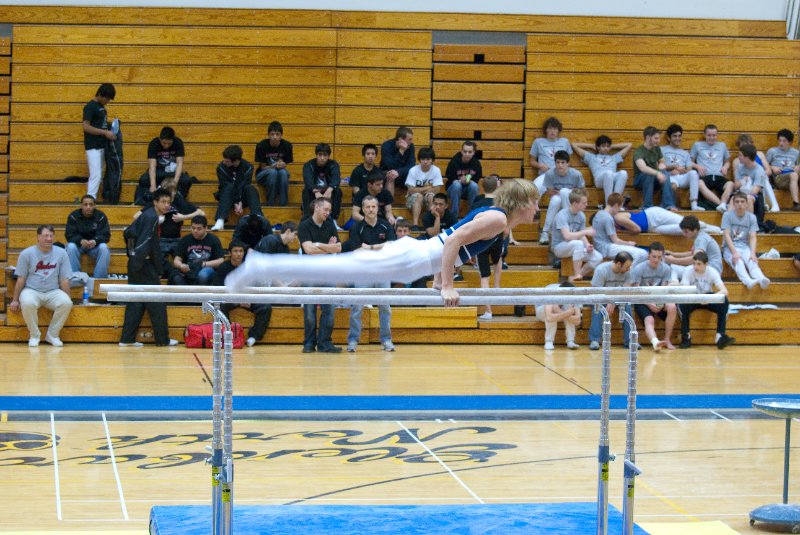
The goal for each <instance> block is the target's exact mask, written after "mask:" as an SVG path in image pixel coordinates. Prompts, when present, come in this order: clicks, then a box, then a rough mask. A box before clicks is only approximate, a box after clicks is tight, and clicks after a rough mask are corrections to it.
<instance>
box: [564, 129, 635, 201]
mask: <svg viewBox="0 0 800 535" xmlns="http://www.w3.org/2000/svg"><path fill="white" fill-rule="evenodd" d="M572 148H573V149H574V150H575V153H576V154H577V155H578V156H579V157H580V158H581V159H582V160H583V162H584V163H585V164H586V165H588V166H589V170H590V171H591V172H592V177H593V178H594V185H595V187H598V188H600V189H602V190H603V200H604V203H605V201H606V200H608V196H609V195H611V194H612V193H620V194H624V192H625V185H626V184H627V183H628V172H627V171H625V170H624V169H622V170H619V171H618V170H617V165H618V164H621V163H622V161H623V160H624V159H625V155H626V154H628V151H630V150H631V144H630V143H614V144H612V143H611V138H610V137H608V136H606V135H601V136H598V138H597V140H596V141H595V142H594V145H592V144H591V143H573V144H572ZM612 150H613V151H616V152H614V153H612V152H611V151H612ZM592 151H594V152H592Z"/></svg>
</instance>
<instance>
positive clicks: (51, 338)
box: [44, 334, 64, 347]
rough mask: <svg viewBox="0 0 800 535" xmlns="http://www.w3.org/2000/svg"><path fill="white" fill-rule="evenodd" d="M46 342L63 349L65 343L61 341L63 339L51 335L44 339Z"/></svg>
mask: <svg viewBox="0 0 800 535" xmlns="http://www.w3.org/2000/svg"><path fill="white" fill-rule="evenodd" d="M44 341H45V342H47V343H48V344H50V345H51V346H53V347H63V346H64V342H62V341H61V338H59V337H58V336H50V335H49V334H48V335H47V336H45V337H44Z"/></svg>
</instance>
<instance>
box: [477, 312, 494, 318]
mask: <svg viewBox="0 0 800 535" xmlns="http://www.w3.org/2000/svg"><path fill="white" fill-rule="evenodd" d="M478 319H479V320H490V319H492V313H491V312H484V313H483V314H481V315H480V316H478Z"/></svg>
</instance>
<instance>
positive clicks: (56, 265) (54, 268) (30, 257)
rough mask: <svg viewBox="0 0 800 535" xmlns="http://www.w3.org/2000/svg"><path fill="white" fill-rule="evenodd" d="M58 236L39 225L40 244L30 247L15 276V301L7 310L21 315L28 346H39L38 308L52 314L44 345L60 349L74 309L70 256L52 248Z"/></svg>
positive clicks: (22, 256)
mask: <svg viewBox="0 0 800 535" xmlns="http://www.w3.org/2000/svg"><path fill="white" fill-rule="evenodd" d="M54 236H55V233H54V230H53V226H52V225H40V226H39V228H38V229H37V230H36V240H37V242H38V243H37V244H36V245H32V246H31V247H28V248H27V249H25V250H24V251H22V253H20V255H19V260H18V261H17V268H16V271H15V275H16V276H17V282H16V284H15V286H14V298H13V299H12V301H11V304H10V305H9V306H8V310H9V312H11V313H14V314H16V313H17V312H19V311H20V310H21V311H22V317H23V318H24V319H25V325H27V326H28V332H29V333H30V338H29V340H28V345H29V346H30V347H36V346H38V345H39V341H40V340H41V336H42V333H41V331H40V330H39V308H40V307H42V306H44V307H46V308H49V309H50V310H52V311H53V319H52V320H51V321H50V325H49V327H48V329H47V336H45V338H44V339H45V341H46V342H47V343H49V344H51V345H53V346H56V347H61V346H63V345H64V344H63V342H61V339H60V338H59V337H58V335H59V334H60V333H61V327H63V326H64V322H65V321H67V316H69V311H70V310H71V309H72V299H71V298H70V296H69V278H70V276H71V275H72V269H71V268H70V265H69V257H68V256H67V252H66V251H65V250H64V249H62V248H60V247H53V239H54Z"/></svg>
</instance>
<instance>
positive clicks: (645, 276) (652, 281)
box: [631, 241, 678, 353]
mask: <svg viewBox="0 0 800 535" xmlns="http://www.w3.org/2000/svg"><path fill="white" fill-rule="evenodd" d="M663 260H664V246H663V245H662V244H661V243H660V242H657V241H656V242H653V243H651V244H650V253H649V254H648V255H647V261H646V262H639V263H638V264H636V265H635V266H633V269H631V280H632V282H633V284H634V286H668V285H670V284H672V283H673V282H674V283H675V284H677V282H678V281H677V279H676V278H675V274H674V273H673V272H672V270H671V269H670V267H669V266H668V265H667V264H665V263H664V261H663ZM633 309H634V310H635V311H636V315H637V316H639V320H640V321H641V322H642V323H643V324H644V331H645V334H646V335H647V338H648V340H650V344H652V346H653V351H655V352H656V353H658V352H659V351H661V348H662V347H666V348H667V349H675V346H673V345H672V342H671V341H670V339H671V338H672V329H673V327H674V326H675V319H676V318H677V315H678V308H677V307H676V306H675V303H666V304H665V303H647V304H638V305H633ZM655 316H658V317H659V318H661V319H662V320H663V321H664V340H663V341H659V339H658V336H656V327H655Z"/></svg>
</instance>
